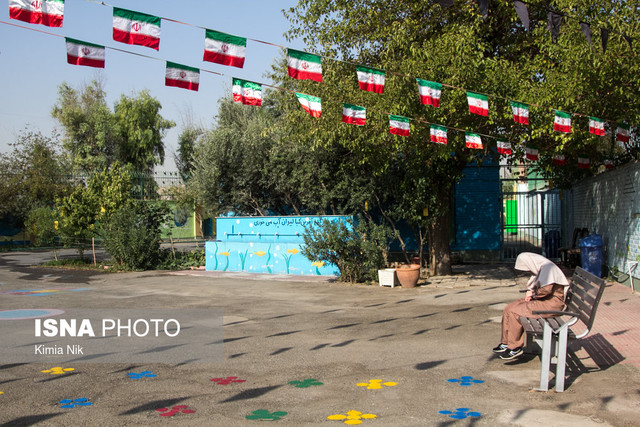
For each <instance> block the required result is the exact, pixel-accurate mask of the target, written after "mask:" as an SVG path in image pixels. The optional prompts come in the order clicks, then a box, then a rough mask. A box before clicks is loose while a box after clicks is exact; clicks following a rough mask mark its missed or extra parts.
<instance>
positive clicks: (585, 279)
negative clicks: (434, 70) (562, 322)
mask: <svg viewBox="0 0 640 427" xmlns="http://www.w3.org/2000/svg"><path fill="white" fill-rule="evenodd" d="M604 288H605V281H604V279H601V278H599V277H598V276H595V275H593V274H591V273H589V272H588V271H587V270H585V269H583V268H581V267H576V270H575V272H574V273H573V277H572V278H571V285H570V286H569V290H568V292H567V297H566V299H565V305H566V308H565V311H570V312H573V313H577V314H578V315H579V318H580V321H582V323H584V324H585V325H586V327H587V330H586V331H585V333H584V335H586V334H587V333H588V331H589V330H590V329H591V326H592V325H593V320H594V319H595V317H596V309H597V308H598V304H599V303H600V298H601V297H602V293H603V292H604Z"/></svg>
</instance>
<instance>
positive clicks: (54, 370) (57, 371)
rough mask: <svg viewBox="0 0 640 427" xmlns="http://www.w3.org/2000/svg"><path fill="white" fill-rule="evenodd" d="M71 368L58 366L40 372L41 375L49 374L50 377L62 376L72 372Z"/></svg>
mask: <svg viewBox="0 0 640 427" xmlns="http://www.w3.org/2000/svg"><path fill="white" fill-rule="evenodd" d="M73 370H74V369H73V368H61V367H60V366H56V367H55V368H51V369H47V370H46V371H40V372H42V373H43V374H51V375H58V374H64V373H65V372H68V371H73Z"/></svg>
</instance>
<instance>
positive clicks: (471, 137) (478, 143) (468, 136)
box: [464, 132, 482, 149]
mask: <svg viewBox="0 0 640 427" xmlns="http://www.w3.org/2000/svg"><path fill="white" fill-rule="evenodd" d="M464 139H465V141H466V143H467V148H479V149H481V148H482V138H480V135H478V134H477V133H471V132H465V133H464Z"/></svg>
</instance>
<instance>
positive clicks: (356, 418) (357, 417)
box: [327, 410, 377, 425]
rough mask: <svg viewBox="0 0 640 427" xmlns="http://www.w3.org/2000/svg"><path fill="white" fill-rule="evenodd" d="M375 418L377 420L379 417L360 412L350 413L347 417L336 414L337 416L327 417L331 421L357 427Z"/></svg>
mask: <svg viewBox="0 0 640 427" xmlns="http://www.w3.org/2000/svg"><path fill="white" fill-rule="evenodd" d="M373 418H377V415H374V414H363V413H362V412H360V411H353V410H351V411H349V412H347V413H346V415H344V414H335V415H329V416H328V417H327V419H329V420H336V421H344V423H345V424H349V425H357V424H362V420H363V419H364V420H370V419H373Z"/></svg>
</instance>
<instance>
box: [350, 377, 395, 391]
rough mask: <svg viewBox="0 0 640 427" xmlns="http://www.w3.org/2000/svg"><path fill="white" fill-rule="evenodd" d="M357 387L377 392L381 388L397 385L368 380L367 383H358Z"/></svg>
mask: <svg viewBox="0 0 640 427" xmlns="http://www.w3.org/2000/svg"><path fill="white" fill-rule="evenodd" d="M356 385H357V386H358V387H366V388H367V390H379V389H381V388H382V386H387V387H393V386H396V385H398V383H394V382H391V381H389V382H384V383H383V382H382V380H377V379H376V380H369V382H368V383H358V384H356Z"/></svg>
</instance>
